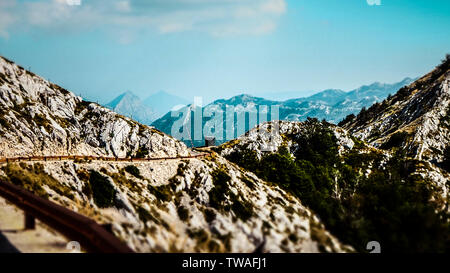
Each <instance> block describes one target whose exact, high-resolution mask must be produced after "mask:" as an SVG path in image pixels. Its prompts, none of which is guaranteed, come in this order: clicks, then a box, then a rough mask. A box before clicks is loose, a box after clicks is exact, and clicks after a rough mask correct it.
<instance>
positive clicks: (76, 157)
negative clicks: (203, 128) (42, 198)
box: [0, 152, 210, 163]
mask: <svg viewBox="0 0 450 273" xmlns="http://www.w3.org/2000/svg"><path fill="white" fill-rule="evenodd" d="M208 155H210V152H205V153H196V154H193V155H190V156H176V157H153V158H152V157H148V158H132V157H125V158H121V157H106V156H84V155H56V156H28V157H26V156H21V157H6V158H5V157H3V158H0V163H9V162H21V161H63V160H92V161H94V160H97V161H117V162H145V161H165V160H180V159H194V158H202V157H205V156H208Z"/></svg>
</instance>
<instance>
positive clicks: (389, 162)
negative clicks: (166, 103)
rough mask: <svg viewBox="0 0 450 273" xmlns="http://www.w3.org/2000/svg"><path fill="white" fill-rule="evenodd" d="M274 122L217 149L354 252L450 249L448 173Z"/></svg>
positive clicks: (309, 127) (340, 133)
mask: <svg viewBox="0 0 450 273" xmlns="http://www.w3.org/2000/svg"><path fill="white" fill-rule="evenodd" d="M276 123H277V122H268V123H265V124H262V125H260V126H258V127H256V128H254V129H252V130H250V131H249V132H248V133H246V134H245V135H243V136H241V137H239V138H238V139H236V140H233V141H230V142H227V143H225V144H222V145H221V146H219V147H217V148H216V149H215V150H216V151H217V152H219V153H220V154H221V155H222V156H224V157H225V158H226V159H228V160H230V161H231V162H234V163H236V164H238V165H239V166H241V167H242V168H244V169H246V170H251V171H252V172H253V173H255V175H257V176H258V177H259V178H261V179H263V180H266V181H270V182H273V183H274V184H276V185H278V186H280V187H281V188H282V189H284V190H286V191H288V192H290V193H291V194H293V195H294V196H296V197H297V198H299V199H300V200H301V201H302V203H303V204H304V205H306V206H307V207H309V208H310V209H311V210H312V211H314V212H315V213H317V215H318V216H319V217H320V219H321V220H322V221H323V222H324V224H325V227H326V229H327V230H329V231H330V232H331V233H332V234H333V235H335V236H336V237H337V238H338V239H339V240H341V241H342V242H344V243H347V244H350V245H352V246H353V247H354V248H355V249H356V250H358V251H365V247H366V244H367V242H369V241H371V240H375V241H378V242H380V243H381V245H382V249H383V252H444V251H447V247H448V245H449V239H448V233H449V232H450V229H449V219H450V218H449V216H450V214H449V213H450V211H449V209H448V203H449V194H448V193H449V191H448V189H449V186H450V185H449V180H450V179H449V178H450V176H449V174H448V173H447V172H445V171H444V170H442V169H440V168H439V167H437V166H435V165H434V164H432V163H431V162H429V161H425V160H419V159H415V158H412V157H409V156H406V155H405V154H404V153H402V152H401V150H396V149H394V150H383V149H377V148H374V147H373V146H371V145H369V144H367V143H366V142H364V141H361V140H360V139H358V138H356V137H354V136H352V135H351V134H350V133H349V132H348V131H347V130H345V129H342V128H340V127H338V126H336V125H333V124H329V123H326V122H319V121H318V120H317V119H308V120H306V121H305V122H280V123H279V125H277V124H276ZM277 127H279V130H278V132H277V130H276V128H277Z"/></svg>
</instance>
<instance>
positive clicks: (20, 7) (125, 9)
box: [0, 0, 287, 37]
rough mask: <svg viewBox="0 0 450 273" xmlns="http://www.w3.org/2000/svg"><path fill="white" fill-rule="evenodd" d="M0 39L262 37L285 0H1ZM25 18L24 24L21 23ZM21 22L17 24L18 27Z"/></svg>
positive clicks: (279, 11) (284, 10)
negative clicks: (46, 33) (28, 33)
mask: <svg viewBox="0 0 450 273" xmlns="http://www.w3.org/2000/svg"><path fill="white" fill-rule="evenodd" d="M1 3H2V4H0V35H2V36H6V35H7V33H8V30H9V29H11V28H13V27H18V28H20V29H22V30H23V29H36V28H37V29H43V30H50V31H51V30H55V31H80V30H81V31H83V30H86V29H92V28H107V29H110V30H111V29H114V30H116V31H117V33H118V35H120V33H121V32H122V33H123V31H120V28H124V29H126V30H127V31H129V30H130V29H134V30H135V31H136V32H138V31H148V30H150V31H157V32H159V33H174V32H183V31H198V32H204V33H208V34H210V35H213V36H219V37H223V36H230V35H231V36H234V35H262V34H266V33H270V32H272V31H274V29H275V28H276V25H277V19H278V18H279V17H280V16H281V15H283V14H284V13H285V12H286V10H287V4H286V2H285V0H91V1H82V2H81V5H69V4H68V3H67V0H39V1H31V0H25V1H20V2H18V1H15V0H1ZM19 19H20V25H19V23H18V21H19ZM16 23H17V24H16Z"/></svg>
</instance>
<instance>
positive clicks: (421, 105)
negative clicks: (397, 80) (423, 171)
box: [342, 56, 450, 161]
mask: <svg viewBox="0 0 450 273" xmlns="http://www.w3.org/2000/svg"><path fill="white" fill-rule="evenodd" d="M449 85H450V57H449V56H447V58H446V60H444V61H443V62H442V64H441V65H439V66H438V67H437V68H436V69H435V70H433V71H432V72H430V73H428V74H427V75H425V76H423V77H422V78H420V79H418V80H417V81H415V82H414V83H412V84H411V85H409V86H407V87H404V88H401V89H400V90H399V91H398V92H397V94H395V95H394V96H392V97H390V98H388V99H386V100H385V101H383V102H382V103H378V104H375V105H373V106H372V107H371V108H369V109H368V110H367V111H363V112H361V113H360V114H359V115H358V116H357V117H355V118H350V119H348V120H346V121H345V122H343V123H342V126H343V127H344V128H346V129H348V130H349V131H350V132H352V133H353V134H354V135H355V136H357V137H359V138H361V139H364V140H367V141H368V142H369V143H371V144H372V145H374V146H376V147H382V148H393V147H397V148H398V147H403V148H405V149H406V150H407V151H408V155H410V156H413V157H415V158H417V159H424V160H430V161H433V160H437V161H440V160H441V159H442V154H443V150H444V149H445V147H446V146H447V145H448V143H449V142H450V89H449Z"/></svg>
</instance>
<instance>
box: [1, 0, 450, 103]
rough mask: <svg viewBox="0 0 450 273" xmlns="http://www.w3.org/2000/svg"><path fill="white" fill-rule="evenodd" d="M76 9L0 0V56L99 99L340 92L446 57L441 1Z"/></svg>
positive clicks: (291, 0) (186, 0)
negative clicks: (130, 94)
mask: <svg viewBox="0 0 450 273" xmlns="http://www.w3.org/2000/svg"><path fill="white" fill-rule="evenodd" d="M76 2H77V1H76V0H34V1H31V0H1V1H0V55H3V56H5V57H7V58H10V59H12V60H14V61H16V62H17V63H19V64H20V65H22V66H24V67H26V68H29V67H31V70H32V71H33V72H35V73H37V74H39V75H41V76H43V77H45V78H47V79H50V80H51V81H53V82H55V83H57V84H60V85H62V86H63V87H65V88H67V89H69V90H71V91H73V92H75V93H77V94H82V95H83V96H85V97H88V98H90V99H93V100H99V102H102V103H105V102H107V101H109V100H112V99H113V98H114V97H115V96H117V95H119V94H120V93H122V92H124V91H127V90H131V91H132V92H134V93H135V94H137V95H139V96H141V97H142V98H145V97H146V96H148V95H149V94H151V93H154V92H157V91H159V90H165V91H168V92H170V93H173V94H176V95H179V96H182V97H184V98H187V99H191V100H192V98H193V97H194V96H203V97H204V100H205V101H211V100H212V99H215V98H223V97H225V98H227V97H231V96H233V95H236V94H240V93H252V94H258V93H261V94H263V93H271V92H288V91H298V93H299V94H302V95H309V94H311V93H313V92H314V91H320V90H323V89H327V88H340V89H344V90H350V89H353V88H356V87H358V86H360V85H363V84H369V83H372V82H374V81H380V82H388V83H390V82H397V81H400V80H402V79H403V78H404V77H407V76H410V77H416V76H420V75H422V74H424V73H426V72H428V71H429V70H431V69H432V68H433V67H434V66H436V65H437V64H438V63H439V61H440V60H441V59H442V58H443V57H444V56H445V54H446V53H450V31H449V29H450V1H448V0H433V1H429V0H415V1H411V0H381V1H380V0H91V1H89V0H82V1H80V2H81V3H80V5H73V4H74V3H75V4H76ZM70 4H72V5H70Z"/></svg>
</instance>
